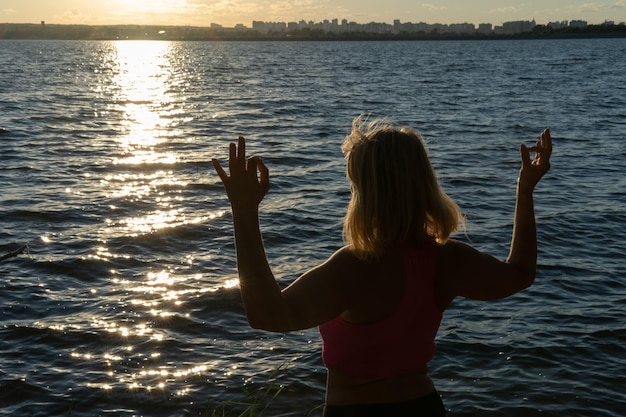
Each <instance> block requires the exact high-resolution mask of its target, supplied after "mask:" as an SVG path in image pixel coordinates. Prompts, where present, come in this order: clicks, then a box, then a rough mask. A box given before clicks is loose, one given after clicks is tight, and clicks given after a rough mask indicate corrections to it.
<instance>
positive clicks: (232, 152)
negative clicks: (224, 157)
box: [228, 143, 237, 171]
mask: <svg viewBox="0 0 626 417" xmlns="http://www.w3.org/2000/svg"><path fill="white" fill-rule="evenodd" d="M236 164H237V147H236V146H235V144H234V143H231V144H230V145H229V146H228V165H229V167H230V169H231V171H232V169H233V167H234V166H235V165H236Z"/></svg>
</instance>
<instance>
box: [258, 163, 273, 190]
mask: <svg viewBox="0 0 626 417" xmlns="http://www.w3.org/2000/svg"><path fill="white" fill-rule="evenodd" d="M259 176H260V179H259V184H260V185H261V186H262V187H263V188H264V189H265V190H269V188H270V170H269V169H267V166H265V164H264V163H263V160H262V159H261V158H259Z"/></svg>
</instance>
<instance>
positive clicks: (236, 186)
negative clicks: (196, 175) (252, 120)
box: [213, 136, 270, 210]
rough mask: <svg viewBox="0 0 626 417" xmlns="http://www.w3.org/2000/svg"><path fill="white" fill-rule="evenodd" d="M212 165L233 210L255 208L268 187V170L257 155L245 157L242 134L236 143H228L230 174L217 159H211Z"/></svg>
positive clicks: (244, 144)
mask: <svg viewBox="0 0 626 417" xmlns="http://www.w3.org/2000/svg"><path fill="white" fill-rule="evenodd" d="M213 167H214V168H215V171H217V174H218V175H219V176H220V178H221V179H222V183H223V184H224V188H225V189H226V194H228V199H229V200H230V204H231V207H232V208H233V210H250V209H252V210H256V209H257V208H258V206H259V203H260V202H261V200H263V197H265V194H267V192H268V191H269V189H270V180H269V170H268V169H267V167H266V166H265V164H264V163H263V161H262V160H261V158H259V157H252V158H247V159H246V141H245V139H244V138H243V137H242V136H239V140H238V143H237V145H235V144H234V143H231V144H230V148H229V160H228V168H229V170H230V175H228V174H227V173H226V171H225V170H224V168H222V165H221V164H220V162H219V161H218V160H217V159H213Z"/></svg>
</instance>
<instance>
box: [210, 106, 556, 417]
mask: <svg viewBox="0 0 626 417" xmlns="http://www.w3.org/2000/svg"><path fill="white" fill-rule="evenodd" d="M245 147H246V144H245V140H244V138H243V137H239V142H238V145H235V144H231V145H230V159H229V168H230V175H228V174H227V173H226V172H225V170H224V169H223V167H222V166H221V164H220V163H219V162H218V161H217V160H215V159H214V160H213V164H214V166H215V170H216V171H217V173H218V175H219V176H220V178H221V180H222V182H223V183H224V187H225V189H226V192H227V194H228V198H229V199H230V202H231V207H232V214H233V223H234V229H235V243H236V249H237V266H238V270H239V280H240V285H241V294H242V298H243V303H244V306H245V310H246V315H247V318H248V321H249V323H250V325H251V326H252V327H254V328H257V329H263V330H268V331H273V332H287V331H293V330H300V329H306V328H311V327H315V326H319V330H320V333H321V335H322V339H323V347H322V357H323V359H324V363H325V365H326V367H327V368H328V375H327V385H326V406H325V410H324V415H325V416H326V417H335V416H337V417H341V416H361V417H362V416H390V415H393V416H404V415H407V416H409V415H412V416H415V415H420V416H422V415H423V416H443V415H445V409H444V407H443V404H442V401H441V398H440V396H439V395H438V394H437V391H436V390H435V388H434V385H433V383H432V381H431V379H430V378H429V376H428V369H427V363H428V361H429V360H430V359H432V357H433V355H434V353H435V342H434V339H435V335H436V333H437V330H438V328H439V324H440V321H441V317H442V313H443V311H444V310H445V309H446V307H447V306H448V305H449V304H450V302H452V300H453V299H454V298H455V297H465V298H469V299H474V300H495V299H500V298H504V297H507V296H509V295H512V294H515V293H517V292H518V291H521V290H523V289H524V288H527V287H528V286H530V285H531V284H532V283H533V281H534V279H535V268H536V260H537V239H536V226H535V215H534V207H533V190H534V188H535V186H536V185H537V183H538V182H539V180H540V179H541V178H542V177H543V175H544V174H545V173H546V172H547V171H548V169H549V168H550V154H551V152H552V142H551V138H550V132H549V131H548V130H547V129H546V130H544V131H543V132H542V133H541V137H540V139H539V140H538V141H537V144H536V145H535V146H533V147H530V148H527V147H526V146H524V145H521V147H520V154H521V160H522V167H521V170H520V173H519V177H518V182H517V199H516V207H515V215H514V227H513V236H512V240H511V247H510V253H509V256H508V258H507V259H506V261H500V260H497V259H496V258H494V257H492V256H490V255H488V254H485V253H482V252H479V251H477V250H476V249H474V248H472V247H471V246H469V245H467V244H464V243H461V242H458V241H454V240H449V239H448V238H449V236H450V234H451V233H452V232H454V231H455V230H456V228H457V225H458V223H459V221H460V220H461V215H460V210H459V208H458V206H457V205H456V204H455V203H454V201H453V200H452V199H451V198H450V197H448V196H447V195H446V194H445V193H444V191H443V190H442V189H441V188H440V186H439V184H438V182H437V179H436V176H435V173H434V171H433V168H432V167H431V164H430V162H429V159H428V156H427V153H426V150H425V147H424V144H423V140H422V138H421V136H420V134H419V133H418V132H416V131H414V130H412V129H410V128H405V127H398V126H396V125H394V124H393V123H390V122H387V121H385V120H376V121H373V122H367V121H364V120H363V119H361V118H357V119H355V120H354V122H353V124H352V132H351V133H350V135H348V136H347V138H346V140H345V142H344V144H343V147H342V149H343V151H344V153H345V156H346V161H347V175H348V178H349V179H350V183H351V184H350V185H351V191H352V197H351V200H350V204H349V206H348V211H347V215H346V218H345V222H344V239H345V241H346V245H345V246H344V247H342V248H341V249H339V250H338V251H337V252H335V253H334V254H333V255H332V256H331V257H330V258H329V259H328V260H326V261H325V262H324V263H322V264H321V265H319V266H317V267H315V268H313V269H311V270H310V271H308V272H306V273H304V274H303V275H302V276H300V277H299V278H298V279H297V280H296V281H294V282H293V283H292V284H291V285H289V286H288V287H287V288H285V289H284V290H282V291H281V290H280V288H279V287H278V285H277V283H276V281H275V279H274V276H273V274H272V271H271V270H270V267H269V264H268V261H267V258H266V255H265V250H264V247H263V240H262V237H261V232H260V228H259V217H258V207H259V203H260V202H261V200H262V199H263V197H264V196H265V194H266V193H267V192H268V190H269V188H270V183H269V172H268V169H267V167H266V166H265V164H263V162H262V161H261V159H260V158H258V157H252V158H249V159H247V158H246V149H245ZM531 153H534V154H535V157H534V159H533V160H532V161H531Z"/></svg>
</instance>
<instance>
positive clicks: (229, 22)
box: [0, 0, 626, 27]
mask: <svg viewBox="0 0 626 417" xmlns="http://www.w3.org/2000/svg"><path fill="white" fill-rule="evenodd" d="M426 1H428V0H426ZM337 18H338V19H340V20H341V19H347V20H349V21H353V22H356V23H360V24H364V23H369V22H381V23H389V24H391V23H393V21H394V20H397V19H399V20H401V21H402V22H414V23H418V22H425V23H430V24H435V23H440V24H457V23H471V24H474V25H476V26H478V25H480V24H481V23H491V24H493V25H494V26H497V25H501V24H502V23H504V22H510V21H530V20H534V21H536V23H537V24H547V23H549V22H555V21H563V20H567V21H571V20H584V21H586V22H588V23H589V24H598V23H603V22H605V21H614V22H615V23H621V22H624V21H626V0H606V1H571V0H542V1H540V0H526V1H502V0H475V1H472V2H469V1H467V0H440V1H431V2H430V3H415V2H412V1H410V0H392V1H388V2H380V1H375V0H359V1H356V0H278V1H273V0H104V1H99V2H96V1H85V0H55V1H50V0H2V1H1V2H0V23H38V22H41V21H45V22H47V23H52V24H87V25H110V24H140V25H168V26H181V25H182V26H209V25H210V24H211V23H215V24H219V25H222V26H224V27H234V26H236V25H238V24H240V25H245V26H248V27H250V26H252V22H253V21H264V22H272V21H277V22H298V21H302V20H304V21H314V22H320V21H324V20H332V19H337Z"/></svg>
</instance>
